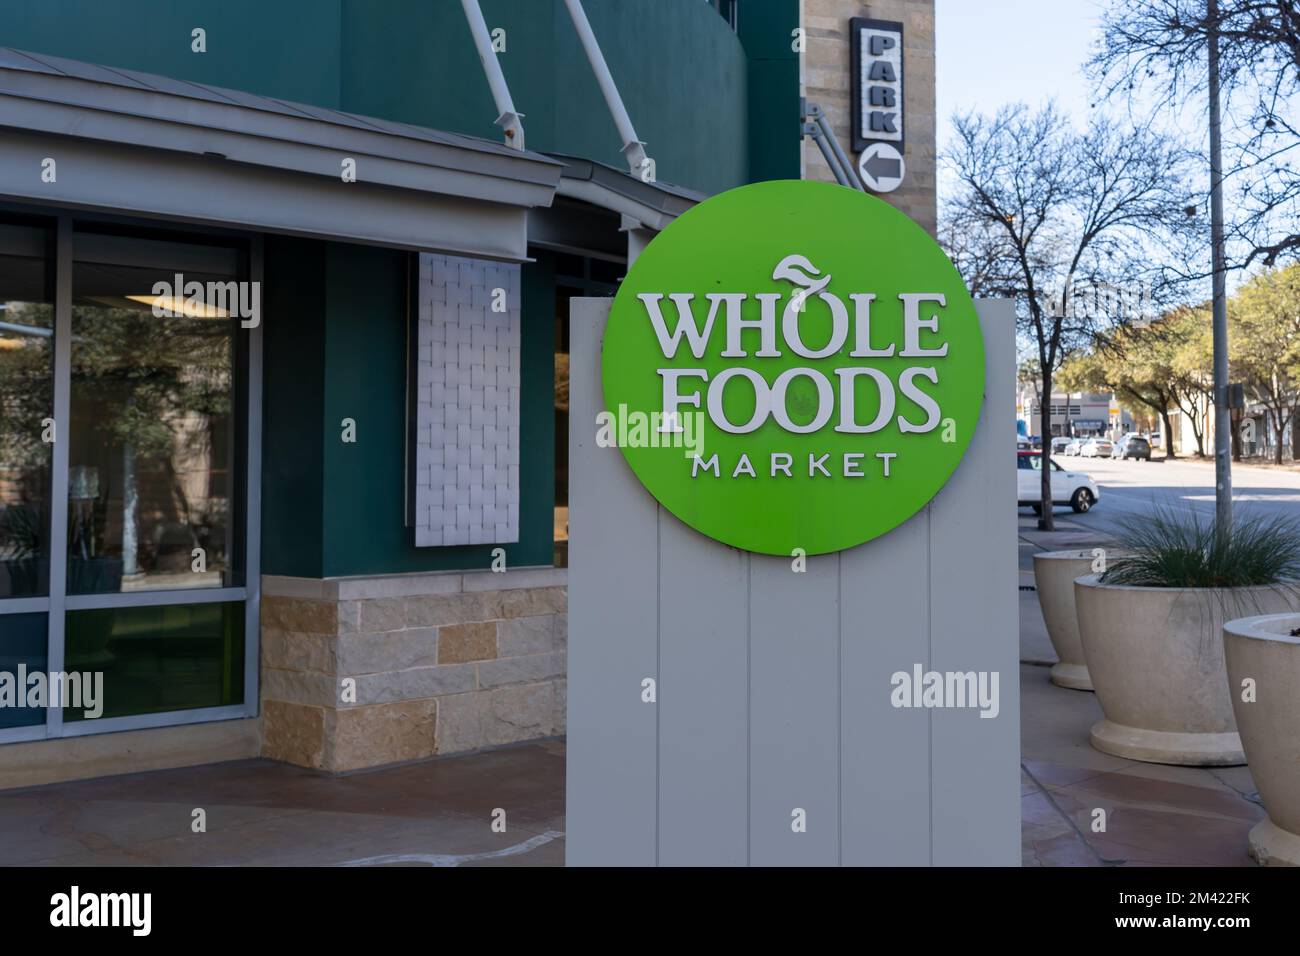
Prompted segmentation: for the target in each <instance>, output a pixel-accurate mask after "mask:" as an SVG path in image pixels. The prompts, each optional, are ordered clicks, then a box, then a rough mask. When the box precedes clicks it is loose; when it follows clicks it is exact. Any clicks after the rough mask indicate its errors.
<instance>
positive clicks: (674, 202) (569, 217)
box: [529, 153, 707, 262]
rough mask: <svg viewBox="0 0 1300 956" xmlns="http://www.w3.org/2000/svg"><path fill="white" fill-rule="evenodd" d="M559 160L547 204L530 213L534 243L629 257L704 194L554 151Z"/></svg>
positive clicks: (618, 258) (601, 255)
mask: <svg viewBox="0 0 1300 956" xmlns="http://www.w3.org/2000/svg"><path fill="white" fill-rule="evenodd" d="M548 155H550V156H551V157H553V158H554V159H557V160H559V161H560V162H562V163H563V164H564V171H563V176H562V178H561V179H560V183H559V186H558V188H557V189H556V195H557V196H558V197H559V198H558V199H557V200H556V201H555V203H554V205H552V206H551V207H550V208H549V209H544V210H538V211H536V212H534V213H533V215H532V217H531V220H532V221H531V223H530V225H529V238H530V240H531V241H532V242H533V243H534V244H535V245H537V246H540V247H542V248H546V249H554V250H558V251H561V252H573V253H577V254H580V255H587V256H593V257H595V258H599V259H611V260H616V261H626V262H630V261H631V260H632V259H633V258H635V257H636V254H637V252H638V251H639V250H640V249H641V248H643V247H644V246H645V244H646V243H648V242H649V241H650V239H651V238H652V237H653V236H654V234H655V233H657V232H659V231H660V230H662V229H663V228H664V227H665V226H667V225H668V224H669V223H670V222H672V221H673V220H674V219H676V218H677V217H678V216H680V215H681V214H682V213H684V212H685V211H686V210H688V209H690V208H691V207H692V206H694V205H696V204H697V203H700V202H702V201H703V200H704V199H705V198H707V197H706V196H705V194H704V193H698V192H695V191H693V190H690V189H685V188H683V187H681V186H674V185H673V184H671V183H664V182H645V181H643V180H641V179H639V178H637V177H636V176H633V175H631V174H629V173H628V172H627V171H625V170H621V169H615V168H614V167H613V166H606V165H605V164H604V163H597V162H593V161H592V160H589V159H579V158H578V157H575V156H565V155H562V154H560V153H550V154H548Z"/></svg>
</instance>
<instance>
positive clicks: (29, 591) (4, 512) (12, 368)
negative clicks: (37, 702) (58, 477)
mask: <svg viewBox="0 0 1300 956" xmlns="http://www.w3.org/2000/svg"><path fill="white" fill-rule="evenodd" d="M48 252H49V233H48V232H46V231H45V230H42V229H34V228H29V227H25V226H14V225H7V224H4V223H0V599H3V598H6V597H36V596H42V595H46V594H48V593H49V589H50V541H49V526H50V509H49V501H50V461H51V449H52V445H51V443H50V442H49V441H48V440H47V439H48V438H51V437H54V435H52V434H51V433H50V432H49V430H48V425H49V422H50V421H51V420H52V417H53V414H54V373H53V362H54V306H53V295H52V294H51V292H52V290H51V289H50V284H49V278H50V273H51V272H52V271H53V270H52V269H49V268H47V265H46V257H47V254H48Z"/></svg>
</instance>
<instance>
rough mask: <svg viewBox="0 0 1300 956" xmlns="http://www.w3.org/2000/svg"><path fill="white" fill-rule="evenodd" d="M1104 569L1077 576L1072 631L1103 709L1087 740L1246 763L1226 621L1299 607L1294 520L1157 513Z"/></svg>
mask: <svg viewBox="0 0 1300 956" xmlns="http://www.w3.org/2000/svg"><path fill="white" fill-rule="evenodd" d="M1120 545H1121V547H1120V556H1119V557H1117V558H1116V559H1115V560H1114V561H1113V562H1112V563H1111V566H1110V567H1109V568H1108V569H1107V570H1106V571H1105V572H1104V573H1102V574H1099V575H1098V574H1092V575H1084V576H1083V577H1080V578H1078V579H1076V580H1075V582H1074V586H1075V607H1076V611H1077V613H1078V618H1079V638H1080V641H1081V643H1082V645H1083V656H1084V659H1085V660H1086V662H1087V665H1088V673H1089V675H1090V677H1091V678H1092V685H1093V689H1094V691H1095V692H1096V694H1097V702H1098V703H1099V704H1100V705H1101V710H1102V713H1103V714H1104V717H1103V718H1102V720H1100V721H1098V722H1097V723H1096V724H1094V725H1093V727H1092V731H1091V739H1092V745H1093V746H1094V747H1096V748H1097V749H1098V750H1102V751H1104V752H1106V753H1111V754H1116V755H1118V756H1121V757H1128V758H1130V759H1132V760H1145V761H1149V762H1152V763H1168V764H1184V765H1190V766H1229V765H1233V764H1241V763H1245V755H1244V753H1243V751H1242V746H1241V739H1240V737H1239V736H1238V734H1237V724H1236V721H1235V720H1234V718H1233V712H1232V697H1231V694H1230V693H1229V688H1228V680H1227V675H1226V672H1225V669H1224V658H1223V638H1222V634H1223V625H1224V623H1225V622H1226V621H1230V620H1234V619H1236V618H1240V617H1250V616H1254V615H1259V614H1277V613H1282V612H1285V611H1297V610H1300V526H1297V524H1296V523H1295V522H1294V521H1291V520H1289V519H1285V518H1277V517H1272V516H1248V517H1244V518H1242V519H1241V520H1239V521H1237V522H1236V523H1235V524H1234V525H1233V527H1232V529H1231V531H1230V532H1229V533H1227V534H1226V535H1219V534H1217V533H1216V532H1215V529H1214V523H1213V520H1212V519H1210V518H1208V517H1203V516H1199V515H1196V514H1194V513H1191V512H1183V513H1175V512H1173V511H1169V510H1159V509H1158V510H1156V511H1155V512H1154V513H1153V514H1152V515H1151V516H1150V517H1149V518H1147V519H1146V520H1145V521H1144V522H1143V523H1142V524H1140V525H1137V526H1135V527H1133V528H1132V529H1131V530H1129V531H1127V532H1126V533H1124V534H1123V535H1121V536H1120Z"/></svg>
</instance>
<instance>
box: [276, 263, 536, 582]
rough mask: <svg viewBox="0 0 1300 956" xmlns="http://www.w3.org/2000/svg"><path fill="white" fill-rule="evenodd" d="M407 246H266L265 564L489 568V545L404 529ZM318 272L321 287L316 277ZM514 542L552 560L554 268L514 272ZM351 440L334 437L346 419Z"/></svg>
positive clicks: (519, 553) (287, 567)
mask: <svg viewBox="0 0 1300 956" xmlns="http://www.w3.org/2000/svg"><path fill="white" fill-rule="evenodd" d="M406 270H407V254H406V253H403V252H395V251H392V250H387V249H377V248H372V247H368V246H351V245H344V244H340V243H323V242H314V241H310V240H301V239H271V240H269V241H268V243H267V250H266V283H267V299H266V303H265V317H266V318H265V322H264V332H263V335H264V340H263V342H264V351H265V355H266V363H265V364H266V378H265V401H264V404H265V419H264V420H265V434H264V438H263V468H262V475H263V489H264V490H263V520H262V569H263V571H264V572H265V573H267V574H285V575H295V576H300V577H329V576H336V575H349V574H391V573H398V572H403V571H430V570H459V569H468V568H484V569H486V568H488V567H489V566H490V564H491V560H492V557H491V552H492V546H489V545H484V546H475V547H453V548H416V547H414V546H413V545H412V544H411V543H410V542H411V537H410V531H409V530H408V529H407V528H406V524H405V500H406V499H405V489H406V483H405V457H404V455H405V450H406V434H405V427H406V377H405V375H406V342H407V338H406V337H407V327H406V283H407V272H406ZM322 280H323V281H322ZM522 288H523V302H522V303H521V305H522V309H523V315H524V321H523V329H522V335H521V349H520V355H521V361H522V366H523V367H522V370H521V380H520V400H521V404H522V409H521V413H520V414H521V417H520V443H521V444H520V465H521V468H520V473H521V475H522V476H523V482H522V485H523V487H522V489H521V493H520V503H519V505H520V507H519V519H520V540H519V543H518V544H514V545H507V546H505V548H506V561H507V563H508V564H509V565H510V566H514V567H522V566H527V565H545V564H550V563H551V558H552V523H553V514H552V508H553V506H554V501H555V416H554V410H553V409H554V387H555V379H554V375H555V372H554V369H555V353H554V348H555V343H554V324H553V323H554V315H555V291H554V273H553V270H552V266H551V263H550V259H549V258H547V257H545V256H543V257H541V258H539V261H538V262H536V263H531V264H529V265H526V266H524V275H523V287H522ZM345 418H351V419H353V420H354V421H355V422H356V441H355V442H347V443H345V442H344V441H343V440H342V435H343V427H342V423H343V419H345Z"/></svg>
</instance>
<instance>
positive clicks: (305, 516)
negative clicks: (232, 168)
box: [262, 236, 327, 578]
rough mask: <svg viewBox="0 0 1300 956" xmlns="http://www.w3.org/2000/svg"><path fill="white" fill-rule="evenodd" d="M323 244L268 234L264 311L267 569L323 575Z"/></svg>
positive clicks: (264, 552) (264, 553) (269, 571)
mask: <svg viewBox="0 0 1300 956" xmlns="http://www.w3.org/2000/svg"><path fill="white" fill-rule="evenodd" d="M326 252H327V249H326V244H325V243H323V242H313V241H311V240H307V239H290V238H286V237H281V236H268V237H267V239H266V247H265V269H266V271H265V285H264V299H263V302H262V311H263V314H264V316H265V321H264V322H263V323H262V353H263V356H264V361H263V366H264V369H265V375H264V376H263V386H262V387H263V392H262V407H263V413H262V570H263V571H264V572H265V573H267V574H285V575H292V576H295V577H306V578H318V577H321V576H322V568H323V566H324V565H323V551H322V542H323V536H324V523H323V522H322V520H321V515H322V513H323V507H324V506H323V501H324V487H325V484H324V483H325V477H324V468H323V457H322V456H323V451H324V448H323V445H324V436H323V433H322V431H321V429H320V427H319V422H320V419H321V407H322V404H323V402H324V396H325V335H324V332H325V316H326V308H325V302H326V292H327V290H326V285H325V284H324V283H322V282H321V281H320V277H321V276H323V275H325V274H326Z"/></svg>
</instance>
